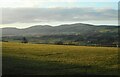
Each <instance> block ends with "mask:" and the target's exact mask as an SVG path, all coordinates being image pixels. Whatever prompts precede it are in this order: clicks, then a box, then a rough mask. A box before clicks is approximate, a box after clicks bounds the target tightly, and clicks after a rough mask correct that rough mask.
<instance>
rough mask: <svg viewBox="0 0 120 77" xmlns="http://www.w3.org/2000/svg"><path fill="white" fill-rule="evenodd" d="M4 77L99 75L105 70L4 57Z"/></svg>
mask: <svg viewBox="0 0 120 77" xmlns="http://www.w3.org/2000/svg"><path fill="white" fill-rule="evenodd" d="M2 71H3V75H98V74H105V73H106V71H104V72H101V71H103V68H100V67H98V66H92V65H80V64H78V65H77V64H67V63H61V62H59V61H37V60H26V59H22V58H17V57H10V56H9V57H7V56H4V57H3V69H2Z"/></svg>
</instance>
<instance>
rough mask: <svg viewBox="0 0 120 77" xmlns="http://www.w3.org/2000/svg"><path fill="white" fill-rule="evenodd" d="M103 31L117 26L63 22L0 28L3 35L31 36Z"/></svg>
mask: <svg viewBox="0 0 120 77" xmlns="http://www.w3.org/2000/svg"><path fill="white" fill-rule="evenodd" d="M99 32H100V33H105V32H112V33H113V32H114V33H117V32H118V26H109V25H102V26H96V25H90V24H83V23H76V24H64V25H60V26H55V27H53V26H50V25H36V26H32V27H29V28H25V29H17V28H2V33H3V36H21V35H22V36H26V35H27V36H31V35H55V34H81V35H85V34H90V33H91V34H93V33H99Z"/></svg>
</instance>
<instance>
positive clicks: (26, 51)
mask: <svg viewBox="0 0 120 77" xmlns="http://www.w3.org/2000/svg"><path fill="white" fill-rule="evenodd" d="M117 61H118V49H117V48H114V47H88V46H65V45H48V44H23V43H3V74H48V75H50V74H118V72H117V71H118V67H117ZM9 70H12V71H9ZM19 71H22V72H19Z"/></svg>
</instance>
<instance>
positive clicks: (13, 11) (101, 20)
mask: <svg viewBox="0 0 120 77" xmlns="http://www.w3.org/2000/svg"><path fill="white" fill-rule="evenodd" d="M117 10H118V0H24V1H23V0H0V17H1V18H0V21H1V24H0V28H1V27H2V28H3V27H17V28H27V27H30V26H34V25H52V26H58V25H60V24H72V23H89V24H95V25H117V24H118V21H117V17H118V16H117Z"/></svg>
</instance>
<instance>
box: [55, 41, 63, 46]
mask: <svg viewBox="0 0 120 77" xmlns="http://www.w3.org/2000/svg"><path fill="white" fill-rule="evenodd" d="M55 44H57V45H63V42H62V41H57V42H55Z"/></svg>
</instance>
